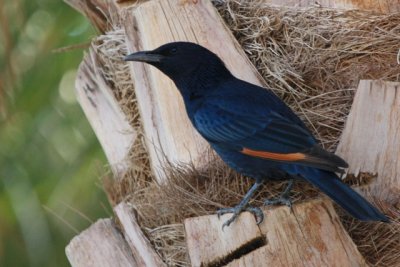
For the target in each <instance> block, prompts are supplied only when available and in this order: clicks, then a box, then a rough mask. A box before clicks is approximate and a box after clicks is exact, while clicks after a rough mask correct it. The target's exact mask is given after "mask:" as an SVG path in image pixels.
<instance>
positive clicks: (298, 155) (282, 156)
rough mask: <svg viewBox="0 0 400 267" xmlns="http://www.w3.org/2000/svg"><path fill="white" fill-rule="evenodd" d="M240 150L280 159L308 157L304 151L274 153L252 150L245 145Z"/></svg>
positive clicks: (266, 157)
mask: <svg viewBox="0 0 400 267" xmlns="http://www.w3.org/2000/svg"><path fill="white" fill-rule="evenodd" d="M240 152H242V153H243V154H245V155H249V156H253V157H258V158H264V159H271V160H279V161H298V160H304V159H306V155H304V154H303V153H273V152H267V151H257V150H251V149H248V148H245V147H244V148H243V149H242V151H240Z"/></svg>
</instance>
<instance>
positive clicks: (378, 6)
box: [266, 0, 400, 13]
mask: <svg viewBox="0 0 400 267" xmlns="http://www.w3.org/2000/svg"><path fill="white" fill-rule="evenodd" d="M266 2H267V3H271V4H274V5H283V6H290V7H307V6H315V7H331V8H339V9H361V10H371V11H375V12H380V13H396V12H399V11H400V1H398V0H318V1H315V0H267V1H266Z"/></svg>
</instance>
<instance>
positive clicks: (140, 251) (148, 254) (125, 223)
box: [114, 202, 166, 267]
mask: <svg viewBox="0 0 400 267" xmlns="http://www.w3.org/2000/svg"><path fill="white" fill-rule="evenodd" d="M114 212H115V214H116V216H117V217H118V219H119V221H120V223H121V225H122V229H123V231H124V236H125V239H126V240H127V241H128V244H129V246H130V248H131V250H132V253H133V255H134V258H135V260H136V261H137V262H138V265H139V266H148V267H152V266H161V267H162V266H166V264H165V263H164V262H163V261H162V260H161V258H160V256H159V255H158V254H157V253H156V252H155V251H154V249H153V247H152V246H151V244H150V242H149V240H148V239H147V238H146V236H145V235H144V234H143V232H142V229H141V228H140V226H139V224H138V222H137V219H136V215H135V213H134V210H133V209H132V208H131V207H130V206H129V205H128V204H127V203H125V202H122V203H120V204H118V205H117V206H116V207H114Z"/></svg>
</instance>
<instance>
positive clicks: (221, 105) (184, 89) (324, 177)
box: [126, 42, 388, 225]
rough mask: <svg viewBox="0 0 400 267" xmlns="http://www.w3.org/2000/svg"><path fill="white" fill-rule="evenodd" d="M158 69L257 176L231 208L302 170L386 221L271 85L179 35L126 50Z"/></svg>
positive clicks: (235, 163) (227, 152)
mask: <svg viewBox="0 0 400 267" xmlns="http://www.w3.org/2000/svg"><path fill="white" fill-rule="evenodd" d="M126 60H135V61H143V62H147V63H149V64H152V65H153V66H155V67H157V68H158V69H160V70H161V71H162V72H164V73H165V74H166V75H168V76H169V77H170V78H171V79H172V80H173V81H174V82H175V84H176V86H177V88H178V89H179V91H180V92H181V94H182V97H183V99H184V102H185V106H186V110H187V113H188V116H189V118H190V120H191V122H192V123H193V126H194V127H195V128H196V129H197V130H198V132H199V133H200V134H201V135H202V136H203V137H204V138H205V139H206V140H207V141H208V142H209V143H210V144H211V146H212V147H213V148H214V149H215V151H216V152H217V153H218V154H219V155H220V156H221V158H222V159H223V160H224V161H225V162H226V163H227V164H228V165H229V166H230V167H232V168H233V169H235V170H236V171H238V172H240V173H243V174H245V175H248V176H250V177H252V178H254V179H255V180H256V184H255V185H254V186H253V187H252V189H251V190H250V191H249V193H248V194H247V195H246V197H245V198H244V199H243V200H242V202H241V203H239V205H238V206H237V207H236V208H233V209H227V211H232V212H234V213H235V215H234V217H233V218H232V219H231V220H229V221H228V222H227V223H226V225H229V224H230V223H231V222H232V221H233V220H234V218H235V217H236V216H237V214H238V213H239V212H240V211H241V210H244V209H246V205H247V202H248V200H249V199H250V197H251V195H252V194H253V193H254V191H255V190H256V189H257V187H258V186H259V185H260V184H261V183H262V182H263V181H264V180H266V179H272V180H281V179H288V177H289V176H291V177H300V178H302V179H305V180H307V181H309V182H310V183H312V184H313V185H315V186H316V187H318V188H319V189H320V190H321V191H323V192H324V193H325V194H327V195H328V196H329V197H331V198H332V199H333V200H334V201H335V202H336V203H338V204H339V205H340V206H341V207H343V208H344V209H345V210H346V211H348V212H349V213H350V214H351V215H353V216H354V217H356V218H358V219H360V220H365V221H388V219H387V218H386V216H385V215H383V214H382V213H381V212H379V211H378V210H377V209H376V208H375V207H374V206H372V205H371V204H370V203H368V202H367V201H366V200H365V199H364V198H363V197H361V196H360V195H359V194H358V193H356V192H355V191H354V190H353V189H351V188H350V187H349V186H347V185H346V184H344V183H343V182H342V181H341V180H340V179H339V178H338V176H337V175H336V174H335V172H339V171H341V170H342V168H345V167H347V164H346V162H345V161H344V160H342V159H341V158H340V157H338V156H336V155H334V154H332V153H329V152H327V151H325V150H323V149H322V148H321V147H319V145H318V144H317V141H316V139H315V138H314V136H313V135H312V133H311V132H310V131H309V130H308V129H307V127H306V126H305V125H304V123H303V122H302V121H301V120H300V119H299V117H298V116H297V115H296V114H295V113H294V112H293V111H292V110H291V109H290V108H289V107H288V106H286V104H285V103H284V102H282V101H281V100H280V99H279V98H278V97H277V96H275V95H274V94H273V93H272V92H271V91H269V90H267V89H265V88H262V87H259V86H256V85H253V84H250V83H248V82H245V81H242V80H240V79H237V78H235V77H234V76H233V75H232V74H231V73H230V72H229V71H228V69H227V68H226V67H225V66H224V64H223V62H222V61H221V60H220V59H219V58H218V57H217V56H216V55H215V54H213V53H212V52H210V51H208V50H207V49H205V48H204V47H201V46H199V45H196V44H192V43H186V42H178V43H170V44H166V45H163V46H161V47H159V48H157V49H155V50H153V51H145V52H138V53H135V54H132V55H129V56H128V57H127V58H126ZM250 210H251V211H253V212H257V213H259V211H258V210H257V209H256V208H250Z"/></svg>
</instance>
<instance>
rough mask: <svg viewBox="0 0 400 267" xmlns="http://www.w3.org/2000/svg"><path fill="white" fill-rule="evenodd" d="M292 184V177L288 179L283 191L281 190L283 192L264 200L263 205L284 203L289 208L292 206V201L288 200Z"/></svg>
mask: <svg viewBox="0 0 400 267" xmlns="http://www.w3.org/2000/svg"><path fill="white" fill-rule="evenodd" d="M293 184H294V180H293V179H291V180H289V182H288V185H287V187H286V189H285V191H283V193H282V194H280V196H279V197H277V198H273V199H266V200H264V205H265V206H271V205H277V204H284V205H286V206H288V207H289V208H292V201H291V200H290V197H289V194H290V190H292V187H293Z"/></svg>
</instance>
